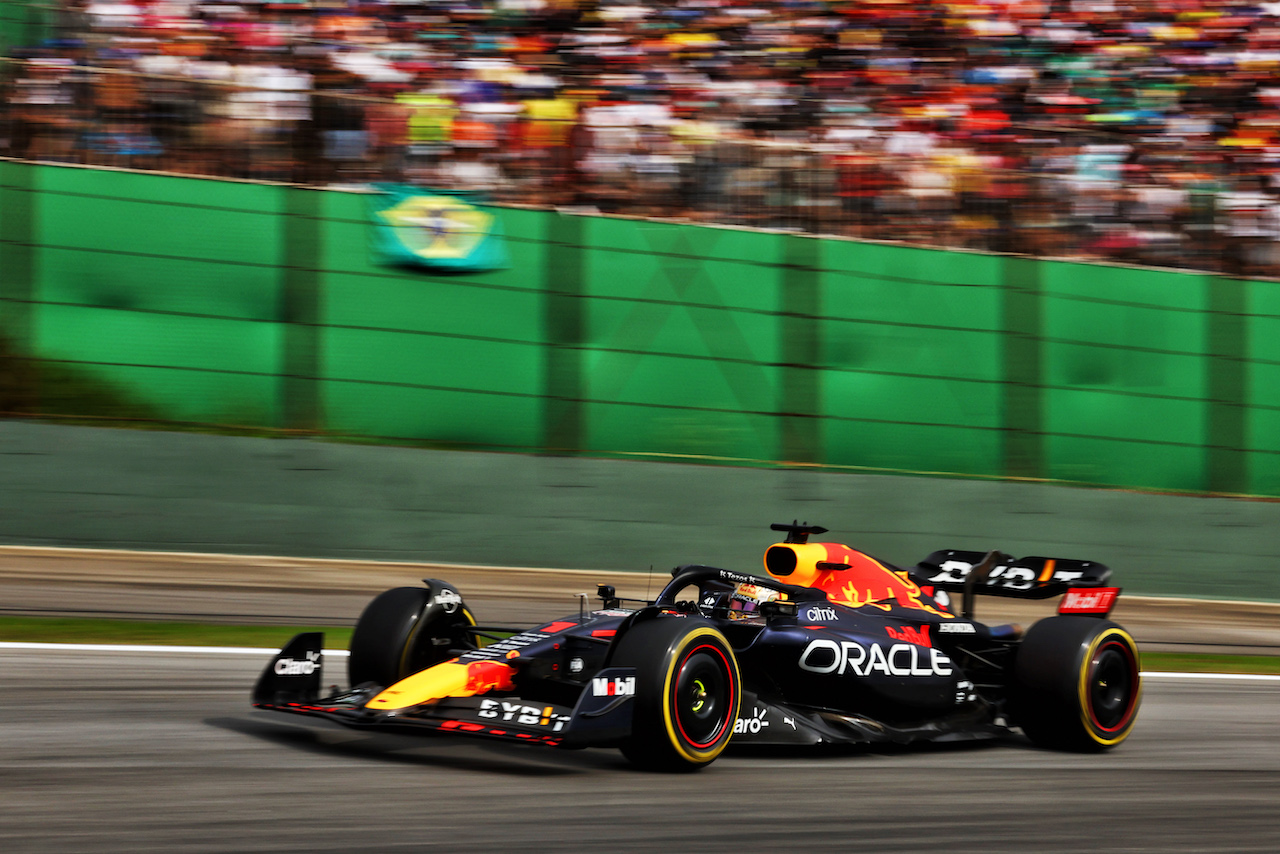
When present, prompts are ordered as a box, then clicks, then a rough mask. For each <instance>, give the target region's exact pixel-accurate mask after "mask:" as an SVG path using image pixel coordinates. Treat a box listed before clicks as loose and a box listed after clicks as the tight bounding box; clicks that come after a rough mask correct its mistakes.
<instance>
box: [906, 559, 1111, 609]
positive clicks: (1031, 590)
mask: <svg viewBox="0 0 1280 854" xmlns="http://www.w3.org/2000/svg"><path fill="white" fill-rule="evenodd" d="M911 575H912V579H913V580H914V581H916V582H917V583H918V584H920V585H921V586H922V587H930V586H932V587H933V588H934V589H936V590H951V591H956V592H962V593H964V594H965V600H966V601H965V610H966V611H970V610H971V609H972V597H973V595H974V594H977V593H981V594H983V595H986V596H1007V597H1011V598H1015V599H1048V598H1050V597H1053V596H1060V595H1062V594H1063V593H1066V592H1067V591H1068V590H1072V589H1076V588H1082V587H1084V588H1094V587H1106V586H1107V583H1108V582H1109V581H1110V580H1111V570H1110V569H1109V568H1108V567H1107V566H1105V565H1104V564H1101V563H1095V562H1094V561H1089V560H1067V559H1064V558H1052V557H1023V558H1014V557H1013V556H1012V555H1007V554H1002V553H1001V552H986V553H983V552H964V551H957V550H955V549H942V550H940V551H936V552H934V553H933V554H931V555H929V556H928V557H927V558H925V559H924V560H922V561H920V563H918V564H916V566H915V568H914V569H913V570H912V571H911Z"/></svg>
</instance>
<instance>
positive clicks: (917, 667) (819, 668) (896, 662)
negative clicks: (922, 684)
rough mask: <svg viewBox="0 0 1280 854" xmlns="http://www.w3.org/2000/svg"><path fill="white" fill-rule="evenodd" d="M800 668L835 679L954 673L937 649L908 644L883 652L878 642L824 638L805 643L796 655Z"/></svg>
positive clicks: (898, 645) (897, 645)
mask: <svg viewBox="0 0 1280 854" xmlns="http://www.w3.org/2000/svg"><path fill="white" fill-rule="evenodd" d="M800 669H801V670H807V671H809V672H810V673H834V674H836V675H837V676H844V675H845V674H846V673H848V674H852V675H854V676H871V675H874V674H876V673H879V674H881V675H884V676H950V675H951V674H952V673H953V672H954V668H953V667H952V666H951V659H950V658H948V657H947V656H946V655H945V654H944V653H943V652H942V651H941V650H938V649H932V648H931V649H929V650H928V651H926V650H925V649H922V648H921V647H919V646H917V645H915V644H911V643H895V644H893V645H892V646H890V647H889V648H888V649H886V648H885V647H883V646H881V645H880V644H878V643H873V644H871V645H869V646H863V645H862V644H860V643H857V642H855V641H834V640H829V639H827V638H817V639H816V640H812V641H809V645H808V646H806V647H805V648H804V652H802V653H800Z"/></svg>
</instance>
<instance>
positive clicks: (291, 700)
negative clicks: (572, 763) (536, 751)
mask: <svg viewBox="0 0 1280 854" xmlns="http://www.w3.org/2000/svg"><path fill="white" fill-rule="evenodd" d="M323 644H324V635H323V634H321V633H319V632H308V633H305V634H300V635H298V636H297V637H295V638H294V639H293V640H292V641H290V642H289V643H288V645H286V646H285V648H284V649H282V650H281V651H280V652H279V653H278V654H277V655H276V656H275V657H274V658H272V659H271V662H270V663H269V664H268V665H267V667H266V669H265V670H263V672H262V676H261V677H259V679H258V683H257V685H256V687H255V688H254V692H253V706H254V708H258V709H265V710H269V711H276V712H289V713H293V714H299V715H309V716H312V717H319V718H325V719H327V720H331V721H335V722H337V723H340V724H343V725H345V726H350V727H357V728H368V729H380V730H403V731H415V730H416V731H419V732H424V731H435V732H445V733H453V734H458V735H471V736H481V737H487V738H496V739H504V740H508V741H518V742H524V743H526V744H546V745H551V746H556V747H589V746H608V745H612V744H616V743H617V742H618V741H621V740H622V739H625V738H626V737H627V736H628V735H630V734H631V716H632V707H633V706H634V703H633V702H632V699H633V693H632V692H633V691H634V687H633V686H634V685H635V678H634V676H635V673H634V670H633V669H632V668H629V667H610V668H606V669H604V670H601V671H600V672H598V673H597V674H595V676H594V677H593V678H592V679H590V680H588V681H587V682H586V683H585V684H584V687H583V691H582V693H581V695H580V696H579V698H578V701H577V702H576V704H575V705H573V706H572V707H570V706H564V705H559V704H554V703H546V702H538V701H531V700H526V699H524V698H523V697H522V696H521V693H520V691H519V690H518V689H517V690H516V691H501V692H498V691H492V692H487V693H484V694H481V695H477V696H468V697H443V698H440V699H438V700H436V701H433V702H431V703H424V704H422V705H417V706H410V707H408V708H404V709H395V710H390V711H383V710H380V709H371V708H368V706H367V705H366V704H367V703H368V702H369V700H371V699H373V697H374V696H376V695H377V694H378V693H379V691H380V690H381V689H380V688H379V687H376V686H371V687H360V686H357V687H356V688H354V689H353V690H350V691H344V692H337V693H332V694H330V695H328V696H321V690H322V689H321V686H322V685H323V684H324V680H323V668H324V663H323V654H322V648H323ZM628 688H630V690H628Z"/></svg>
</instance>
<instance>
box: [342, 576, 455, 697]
mask: <svg viewBox="0 0 1280 854" xmlns="http://www.w3.org/2000/svg"><path fill="white" fill-rule="evenodd" d="M475 624H476V621H475V618H473V617H472V616H471V612H470V611H468V610H467V606H466V605H465V604H463V602H462V597H461V596H459V595H458V592H457V591H456V590H454V589H453V588H452V587H450V586H449V585H447V584H445V583H444V582H442V581H430V582H428V585H427V586H426V587H397V588H394V589H392V590H388V591H386V592H385V593H381V594H379V595H378V596H376V597H375V598H374V599H373V601H371V602H370V603H369V604H368V605H367V606H365V609H364V611H363V613H361V614H360V619H359V620H358V621H357V622H356V627H355V631H353V632H352V633H351V657H350V658H348V659H347V676H348V678H349V679H350V681H351V686H352V687H353V688H354V687H356V686H357V685H361V684H364V683H367V682H372V683H374V684H375V685H378V686H381V687H383V688H386V687H388V686H390V685H394V684H395V683H396V682H399V681H400V680H401V679H403V678H405V677H406V676H410V675H412V674H414V673H417V672H418V671H420V670H425V669H426V668H428V667H430V666H432V665H433V664H439V663H440V662H441V661H445V660H447V659H448V658H450V657H452V655H453V654H454V650H457V649H466V648H474V643H473V642H472V640H471V635H470V634H469V633H468V632H467V631H466V629H467V627H469V626H474V625H475Z"/></svg>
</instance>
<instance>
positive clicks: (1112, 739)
mask: <svg viewBox="0 0 1280 854" xmlns="http://www.w3.org/2000/svg"><path fill="white" fill-rule="evenodd" d="M1014 670H1015V684H1014V694H1013V696H1012V697H1011V700H1012V701H1013V706H1012V709H1011V711H1012V712H1013V716H1014V718H1015V722H1016V723H1017V724H1018V725H1020V726H1021V727H1022V731H1023V732H1024V733H1026V735H1027V737H1028V738H1030V739H1031V741H1032V743H1034V744H1036V745H1038V746H1041V747H1050V748H1054V749H1058V750H1072V751H1079V752H1096V751H1100V750H1107V749H1109V748H1112V747H1115V746H1116V745H1117V744H1119V743H1120V742H1122V741H1124V740H1125V739H1126V738H1127V737H1128V736H1129V732H1130V731H1131V730H1132V729H1133V724H1134V721H1135V720H1137V717H1138V706H1139V704H1140V703H1141V700H1142V677H1141V675H1140V672H1139V667H1138V647H1137V644H1136V643H1134V640H1133V638H1132V637H1130V636H1129V633H1128V632H1126V631H1125V630H1124V629H1122V628H1121V627H1120V626H1118V625H1116V624H1115V623H1112V622H1110V621H1108V620H1099V619H1097V618H1095V617H1074V616H1061V617H1050V618H1048V619H1046V620H1041V621H1040V622H1038V623H1036V624H1035V625H1034V626H1032V627H1031V629H1030V631H1028V632H1027V635H1026V637H1025V638H1024V639H1023V641H1022V644H1021V645H1020V647H1019V649H1018V654H1017V659H1016V661H1015V664H1014Z"/></svg>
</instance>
